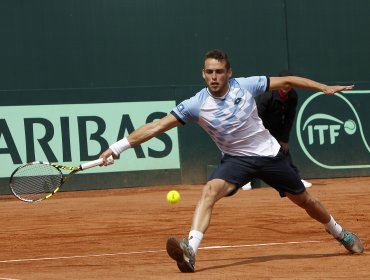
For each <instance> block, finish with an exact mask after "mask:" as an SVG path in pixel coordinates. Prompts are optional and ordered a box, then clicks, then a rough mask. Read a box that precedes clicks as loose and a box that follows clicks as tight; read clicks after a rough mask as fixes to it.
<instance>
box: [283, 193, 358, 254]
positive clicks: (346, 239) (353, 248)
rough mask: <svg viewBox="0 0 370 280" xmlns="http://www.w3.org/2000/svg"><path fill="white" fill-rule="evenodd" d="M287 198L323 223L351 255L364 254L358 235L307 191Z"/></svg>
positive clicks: (289, 195)
mask: <svg viewBox="0 0 370 280" xmlns="http://www.w3.org/2000/svg"><path fill="white" fill-rule="evenodd" d="M285 194H286V196H287V197H288V198H289V199H290V200H291V201H293V202H294V203H295V204H296V205H298V206H300V207H301V208H303V209H304V210H306V212H307V214H308V215H309V216H310V217H311V218H313V219H315V220H316V221H318V222H320V223H322V224H323V225H324V226H325V229H326V231H327V232H328V233H330V234H331V235H333V237H334V238H335V239H336V240H338V241H339V242H340V243H341V244H342V245H343V246H344V247H345V248H346V249H347V250H348V251H350V252H351V253H362V252H363V251H364V246H363V244H362V243H361V240H360V239H359V238H358V237H357V235H356V234H354V233H351V232H349V231H347V230H346V229H344V228H342V226H341V225H339V224H338V223H337V222H336V221H335V220H334V218H333V217H332V216H331V215H330V214H329V212H328V211H327V210H326V208H325V207H324V205H323V204H322V203H321V202H320V200H318V199H317V198H315V197H313V196H312V195H311V194H310V193H308V192H307V191H304V192H303V193H301V194H298V195H294V194H290V193H285Z"/></svg>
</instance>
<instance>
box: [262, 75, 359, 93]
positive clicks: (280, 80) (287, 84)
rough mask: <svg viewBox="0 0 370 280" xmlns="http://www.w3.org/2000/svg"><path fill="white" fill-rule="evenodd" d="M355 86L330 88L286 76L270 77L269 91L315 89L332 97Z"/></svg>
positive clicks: (300, 78) (301, 78)
mask: <svg viewBox="0 0 370 280" xmlns="http://www.w3.org/2000/svg"><path fill="white" fill-rule="evenodd" d="M353 87H354V85H350V86H342V85H336V86H329V85H326V84H322V83H319V82H316V81H314V80H310V79H307V78H303V77H298V76H286V77H270V87H269V90H277V89H284V88H303V89H313V90H319V91H322V92H323V93H325V94H328V95H332V94H334V93H336V92H339V91H342V90H350V89H352V88H353Z"/></svg>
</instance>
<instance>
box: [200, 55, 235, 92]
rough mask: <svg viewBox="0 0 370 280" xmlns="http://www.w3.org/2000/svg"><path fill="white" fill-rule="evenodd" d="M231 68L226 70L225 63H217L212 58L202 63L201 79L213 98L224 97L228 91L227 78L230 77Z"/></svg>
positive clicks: (217, 61)
mask: <svg viewBox="0 0 370 280" xmlns="http://www.w3.org/2000/svg"><path fill="white" fill-rule="evenodd" d="M231 74H232V70H231V68H229V69H227V68H226V62H225V61H219V60H217V59H214V58H207V59H206V60H205V61H204V69H203V78H204V80H205V82H206V84H207V87H208V90H209V91H210V92H211V93H212V94H213V95H214V96H224V95H225V94H226V92H227V90H228V89H229V83H228V81H229V78H230V77H231Z"/></svg>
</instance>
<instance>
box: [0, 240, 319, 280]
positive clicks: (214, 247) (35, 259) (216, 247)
mask: <svg viewBox="0 0 370 280" xmlns="http://www.w3.org/2000/svg"><path fill="white" fill-rule="evenodd" d="M318 242H322V241H294V242H281V243H278V242H277V243H262V244H247V245H229V246H207V247H201V248H199V250H212V249H227V248H243V247H263V246H277V245H294V244H304V243H318ZM165 251H166V250H156V251H137V252H135V251H134V252H121V253H106V254H94V255H82V256H69V257H46V258H34V259H15V260H2V261H0V263H14V262H34V261H47V260H62V259H81V258H94V257H110V256H120V255H137V254H149V253H159V252H165ZM1 279H3V278H0V280H1ZM9 280H11V279H9ZM14 280H16V279H14Z"/></svg>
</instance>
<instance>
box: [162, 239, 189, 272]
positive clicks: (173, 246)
mask: <svg viewBox="0 0 370 280" xmlns="http://www.w3.org/2000/svg"><path fill="white" fill-rule="evenodd" d="M166 250H167V254H168V255H169V256H170V257H171V258H172V259H173V260H175V261H176V262H177V267H178V268H179V270H180V271H181V272H194V269H193V268H191V267H190V266H189V264H188V263H187V262H186V261H185V260H184V252H183V250H182V248H181V246H180V243H179V241H178V239H177V238H176V237H170V238H168V239H167V244H166Z"/></svg>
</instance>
